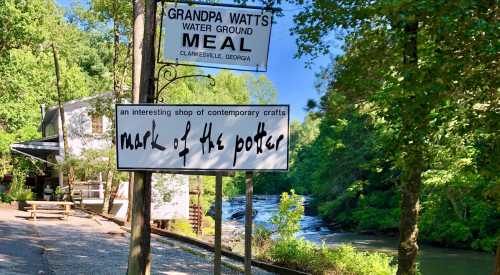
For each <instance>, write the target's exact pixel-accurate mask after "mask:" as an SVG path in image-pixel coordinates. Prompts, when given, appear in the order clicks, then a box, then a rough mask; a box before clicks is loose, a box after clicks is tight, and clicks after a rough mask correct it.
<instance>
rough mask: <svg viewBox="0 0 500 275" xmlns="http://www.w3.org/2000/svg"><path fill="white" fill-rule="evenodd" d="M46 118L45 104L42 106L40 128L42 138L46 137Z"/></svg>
mask: <svg viewBox="0 0 500 275" xmlns="http://www.w3.org/2000/svg"><path fill="white" fill-rule="evenodd" d="M44 118H45V104H40V128H41V129H42V137H45V125H43V120H44Z"/></svg>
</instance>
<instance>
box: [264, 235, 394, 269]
mask: <svg viewBox="0 0 500 275" xmlns="http://www.w3.org/2000/svg"><path fill="white" fill-rule="evenodd" d="M266 256H267V257H268V259H269V260H272V261H274V262H276V263H278V264H281V265H283V266H287V267H290V268H294V269H298V270H303V271H306V272H310V273H312V274H352V275H354V274H356V275H358V274H360V275H361V274H380V275H382V274H395V273H396V269H395V266H393V265H391V261H392V259H391V257H389V256H387V255H385V254H382V253H373V252H372V253H369V252H358V251H356V250H355V249H354V248H353V247H351V246H341V247H339V248H328V247H326V246H322V247H318V246H316V245H314V244H313V243H311V242H308V241H305V240H303V239H299V240H297V239H283V240H279V241H277V242H276V243H274V245H273V246H272V247H271V248H270V249H269V251H268V252H267V254H266Z"/></svg>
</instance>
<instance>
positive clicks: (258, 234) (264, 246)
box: [252, 225, 273, 256]
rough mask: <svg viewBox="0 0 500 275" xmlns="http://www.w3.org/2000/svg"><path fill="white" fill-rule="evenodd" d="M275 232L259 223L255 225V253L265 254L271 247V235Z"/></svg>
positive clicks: (253, 242) (253, 241)
mask: <svg viewBox="0 0 500 275" xmlns="http://www.w3.org/2000/svg"><path fill="white" fill-rule="evenodd" d="M272 234H273V232H271V231H270V230H268V229H266V228H265V227H264V226H262V225H258V226H256V227H255V231H254V234H253V238H252V244H253V245H252V247H253V248H254V249H255V254H256V255H257V256H260V255H262V254H265V252H266V251H267V250H269V248H270V247H271V244H272V240H271V235H272Z"/></svg>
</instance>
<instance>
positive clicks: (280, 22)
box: [56, 0, 339, 121]
mask: <svg viewBox="0 0 500 275" xmlns="http://www.w3.org/2000/svg"><path fill="white" fill-rule="evenodd" d="M56 1H57V3H58V4H59V5H61V6H64V7H69V6H70V4H71V2H72V1H73V0H56ZM282 8H283V14H284V16H283V17H276V18H275V21H276V23H273V28H272V33H271V43H270V47H269V59H268V64H267V67H268V69H267V72H265V73H264V74H266V75H267V77H268V78H269V79H270V80H271V81H272V82H273V84H274V86H275V88H276V90H277V91H278V102H277V103H279V104H290V118H291V119H292V120H293V119H296V120H299V121H303V119H304V117H305V115H306V111H305V110H304V107H305V106H306V102H307V100H308V99H319V94H318V92H317V91H316V90H315V88H314V83H315V79H316V78H315V74H316V73H317V72H319V70H320V69H321V67H325V66H327V65H329V64H330V60H331V57H330V56H321V57H319V58H317V59H315V60H314V61H313V62H314V63H313V64H312V66H311V68H306V67H305V64H306V61H307V60H308V58H307V57H304V58H301V59H296V58H294V55H295V53H296V52H297V46H296V44H295V38H296V37H294V36H291V35H290V31H289V29H290V28H291V27H292V26H293V15H294V14H295V13H297V12H298V11H300V8H298V7H294V6H290V5H284V6H282ZM333 51H334V52H339V51H338V49H333Z"/></svg>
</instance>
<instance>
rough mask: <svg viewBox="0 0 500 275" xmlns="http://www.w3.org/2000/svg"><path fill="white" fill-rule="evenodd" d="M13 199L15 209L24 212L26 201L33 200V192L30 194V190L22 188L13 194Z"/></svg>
mask: <svg viewBox="0 0 500 275" xmlns="http://www.w3.org/2000/svg"><path fill="white" fill-rule="evenodd" d="M13 197H14V199H15V200H16V201H17V209H18V210H25V208H26V207H27V206H28V204H27V203H26V201H29V200H31V199H33V192H31V189H27V188H26V189H24V188H23V189H20V190H17V192H16V193H15V194H13Z"/></svg>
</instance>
